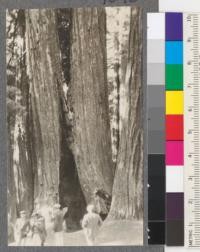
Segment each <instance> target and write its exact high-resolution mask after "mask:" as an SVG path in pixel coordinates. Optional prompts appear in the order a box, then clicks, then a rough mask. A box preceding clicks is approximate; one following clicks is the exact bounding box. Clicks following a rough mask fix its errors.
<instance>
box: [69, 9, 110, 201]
mask: <svg viewBox="0 0 200 252" xmlns="http://www.w3.org/2000/svg"><path fill="white" fill-rule="evenodd" d="M70 99H71V106H72V111H73V113H74V118H73V119H74V120H73V123H74V125H73V134H74V149H73V152H74V156H75V162H76V166H77V170H78V175H79V179H80V183H81V187H82V189H83V193H84V195H85V197H86V201H87V202H89V201H90V200H91V198H92V193H93V192H94V189H95V188H102V189H104V190H105V191H107V192H108V193H111V190H112V184H113V176H114V171H113V163H112V152H111V134H110V123H109V108H108V91H107V76H106V16H105V10H104V9H103V8H84V9H74V10H73V28H72V49H71V85H70Z"/></svg>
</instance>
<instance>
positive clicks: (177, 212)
mask: <svg viewBox="0 0 200 252" xmlns="http://www.w3.org/2000/svg"><path fill="white" fill-rule="evenodd" d="M166 201H167V212H166V214H167V219H168V220H181V219H183V218H184V194H183V193H167V198H166Z"/></svg>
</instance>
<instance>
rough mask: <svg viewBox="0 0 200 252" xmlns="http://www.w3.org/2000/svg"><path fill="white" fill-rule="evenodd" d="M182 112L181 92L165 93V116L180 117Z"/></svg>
mask: <svg viewBox="0 0 200 252" xmlns="http://www.w3.org/2000/svg"><path fill="white" fill-rule="evenodd" d="M183 111H184V108H183V91H166V114H167V115H180V114H181V115H182V114H183Z"/></svg>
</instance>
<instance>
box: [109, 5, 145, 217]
mask: <svg viewBox="0 0 200 252" xmlns="http://www.w3.org/2000/svg"><path fill="white" fill-rule="evenodd" d="M141 21H142V12H141V9H139V8H132V10H131V19H130V34H129V39H128V44H127V46H128V57H127V58H126V59H125V58H123V68H125V72H124V74H122V78H123V79H122V83H121V86H120V106H121V109H120V113H121V114H120V117H121V118H120V119H121V127H122V128H121V133H120V144H119V152H118V159H117V167H116V173H115V179H114V185H113V191H112V203H111V210H110V213H109V218H113V219H141V218H142V217H143V129H142V111H141V108H142V80H141V76H142V75H141V69H142V26H141ZM123 57H124V56H123ZM122 106H123V107H122Z"/></svg>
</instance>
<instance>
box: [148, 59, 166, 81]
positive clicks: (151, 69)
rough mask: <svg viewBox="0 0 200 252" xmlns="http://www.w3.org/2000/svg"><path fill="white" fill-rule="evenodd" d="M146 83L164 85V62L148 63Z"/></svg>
mask: <svg viewBox="0 0 200 252" xmlns="http://www.w3.org/2000/svg"><path fill="white" fill-rule="evenodd" d="M147 68H148V73H147V83H148V85H163V86H164V85H165V64H163V63H148V66H147Z"/></svg>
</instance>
